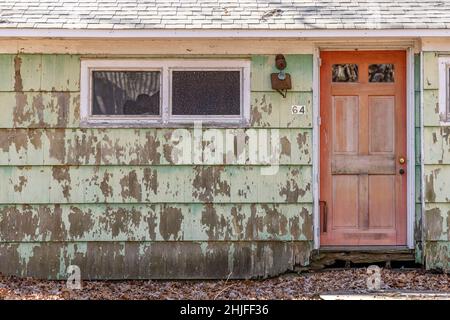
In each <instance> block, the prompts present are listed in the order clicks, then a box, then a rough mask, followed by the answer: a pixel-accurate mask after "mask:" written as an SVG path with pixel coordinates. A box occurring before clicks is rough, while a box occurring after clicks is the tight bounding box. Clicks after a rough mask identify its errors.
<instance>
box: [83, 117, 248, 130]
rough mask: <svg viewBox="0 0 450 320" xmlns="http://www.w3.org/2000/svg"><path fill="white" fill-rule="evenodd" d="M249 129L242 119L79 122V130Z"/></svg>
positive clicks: (104, 120) (85, 120) (93, 120)
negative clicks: (165, 121)
mask: <svg viewBox="0 0 450 320" xmlns="http://www.w3.org/2000/svg"><path fill="white" fill-rule="evenodd" d="M196 126H201V127H202V128H226V129H233V128H249V127H250V122H249V121H246V120H242V119H232V120H231V119H227V120H220V121H219V120H181V119H177V120H175V121H170V122H167V123H163V122H162V121H161V120H150V119H117V120H110V119H84V120H81V121H80V128H86V129H88V128H111V129H113V128H166V129H169V128H177V129H178V128H195V127H196Z"/></svg>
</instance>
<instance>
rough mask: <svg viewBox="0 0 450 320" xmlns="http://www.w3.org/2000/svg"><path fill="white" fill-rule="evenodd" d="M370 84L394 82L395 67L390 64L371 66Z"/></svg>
mask: <svg viewBox="0 0 450 320" xmlns="http://www.w3.org/2000/svg"><path fill="white" fill-rule="evenodd" d="M369 82H394V65H393V64H388V63H383V64H371V65H369Z"/></svg>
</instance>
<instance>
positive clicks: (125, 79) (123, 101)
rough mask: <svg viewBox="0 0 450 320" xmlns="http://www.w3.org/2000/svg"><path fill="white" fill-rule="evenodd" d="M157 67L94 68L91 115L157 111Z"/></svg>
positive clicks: (141, 113) (147, 113)
mask: <svg viewBox="0 0 450 320" xmlns="http://www.w3.org/2000/svg"><path fill="white" fill-rule="evenodd" d="M160 77H161V75H160V72H159V71H93V72H92V83H93V92H92V115H110V116H111V115H153V116H159V115H160V101H159V90H160Z"/></svg>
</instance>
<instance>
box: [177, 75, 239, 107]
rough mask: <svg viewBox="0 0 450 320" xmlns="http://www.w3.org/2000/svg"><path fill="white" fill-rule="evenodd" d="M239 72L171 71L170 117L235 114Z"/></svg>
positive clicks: (237, 105)
mask: <svg viewBox="0 0 450 320" xmlns="http://www.w3.org/2000/svg"><path fill="white" fill-rule="evenodd" d="M240 105H241V76H240V72H239V71H173V72H172V114H174V115H239V114H240V111H241V108H240Z"/></svg>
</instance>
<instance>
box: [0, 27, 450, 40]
mask: <svg viewBox="0 0 450 320" xmlns="http://www.w3.org/2000/svg"><path fill="white" fill-rule="evenodd" d="M14 37H21V38H23V37H25V38H27V37H28V38H77V39H87V38H278V39H279V38H328V39H336V38H339V37H341V38H355V37H360V38H380V37H381V38H402V37H411V38H420V37H450V29H376V30H374V29H370V30H369V29H307V30H305V29H289V30H271V29H49V28H42V29H31V28H4V29H0V38H14Z"/></svg>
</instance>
